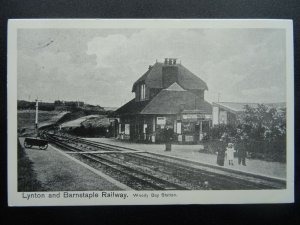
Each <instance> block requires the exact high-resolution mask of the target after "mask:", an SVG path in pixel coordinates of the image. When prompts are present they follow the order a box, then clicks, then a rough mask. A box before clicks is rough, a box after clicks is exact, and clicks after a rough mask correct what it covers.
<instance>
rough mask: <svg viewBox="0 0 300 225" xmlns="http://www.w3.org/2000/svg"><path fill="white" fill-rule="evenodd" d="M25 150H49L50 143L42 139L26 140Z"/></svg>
mask: <svg viewBox="0 0 300 225" xmlns="http://www.w3.org/2000/svg"><path fill="white" fill-rule="evenodd" d="M24 146H25V148H31V147H32V146H38V147H39V149H42V150H46V149H47V148H48V141H47V140H43V139H40V138H25V140H24Z"/></svg>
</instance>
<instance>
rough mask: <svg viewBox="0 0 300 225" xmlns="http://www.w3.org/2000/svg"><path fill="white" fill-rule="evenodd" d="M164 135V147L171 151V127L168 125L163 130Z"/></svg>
mask: <svg viewBox="0 0 300 225" xmlns="http://www.w3.org/2000/svg"><path fill="white" fill-rule="evenodd" d="M164 133H165V134H164V136H165V144H166V149H165V151H171V150H172V144H171V143H172V139H173V129H172V128H171V127H169V126H167V127H166V129H165V131H164Z"/></svg>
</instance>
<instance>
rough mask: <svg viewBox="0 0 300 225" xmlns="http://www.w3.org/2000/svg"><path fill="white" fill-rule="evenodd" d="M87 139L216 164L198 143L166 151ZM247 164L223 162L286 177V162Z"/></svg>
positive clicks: (251, 161)
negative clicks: (202, 150)
mask: <svg viewBox="0 0 300 225" xmlns="http://www.w3.org/2000/svg"><path fill="white" fill-rule="evenodd" d="M87 139H88V140H93V141H99V142H103V143H108V144H114V145H119V146H124V147H128V148H133V149H137V150H142V151H148V152H155V153H160V154H165V155H171V156H177V157H181V158H185V159H190V160H194V161H198V162H203V163H208V164H213V165H217V164H216V161H217V156H216V155H213V154H207V153H202V152H200V151H199V150H200V145H175V144H173V145H172V151H170V152H166V151H164V150H165V145H163V144H137V143H130V142H123V141H120V140H117V139H113V138H87ZM246 163H247V166H242V165H238V159H237V158H235V159H234V166H229V165H228V163H227V162H226V163H225V166H224V167H226V168H231V169H234V170H240V171H245V172H251V173H256V174H261V175H266V176H272V177H278V178H286V164H284V163H279V162H267V161H263V160H257V159H246Z"/></svg>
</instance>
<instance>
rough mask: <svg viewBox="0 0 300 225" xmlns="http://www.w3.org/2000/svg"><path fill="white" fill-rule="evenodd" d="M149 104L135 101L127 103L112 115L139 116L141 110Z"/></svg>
mask: <svg viewBox="0 0 300 225" xmlns="http://www.w3.org/2000/svg"><path fill="white" fill-rule="evenodd" d="M148 103H149V101H138V102H136V101H135V99H132V100H131V101H129V102H127V103H126V104H125V105H123V106H121V107H120V108H118V109H117V110H116V111H115V112H114V115H134V114H139V113H140V112H141V110H142V109H143V108H144V107H145V106H146V105H147V104H148Z"/></svg>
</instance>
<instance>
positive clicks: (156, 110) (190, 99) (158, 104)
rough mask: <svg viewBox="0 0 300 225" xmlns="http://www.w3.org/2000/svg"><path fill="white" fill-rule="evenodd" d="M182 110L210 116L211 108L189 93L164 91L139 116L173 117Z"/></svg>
mask: <svg viewBox="0 0 300 225" xmlns="http://www.w3.org/2000/svg"><path fill="white" fill-rule="evenodd" d="M182 110H201V111H202V112H204V113H206V114H211V113H212V106H211V104H209V103H208V102H206V101H204V100H202V99H200V98H199V97H198V96H196V95H194V94H192V93H191V92H188V91H181V90H179V91H178V90H168V89H164V90H162V91H161V92H159V93H158V94H157V95H156V96H155V97H154V98H153V99H152V100H151V101H150V102H149V103H148V104H147V105H146V106H145V108H144V109H142V110H141V112H140V114H156V115H157V114H163V115H165V114H170V115H171V114H172V115H174V114H178V113H180V112H181V111H182Z"/></svg>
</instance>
